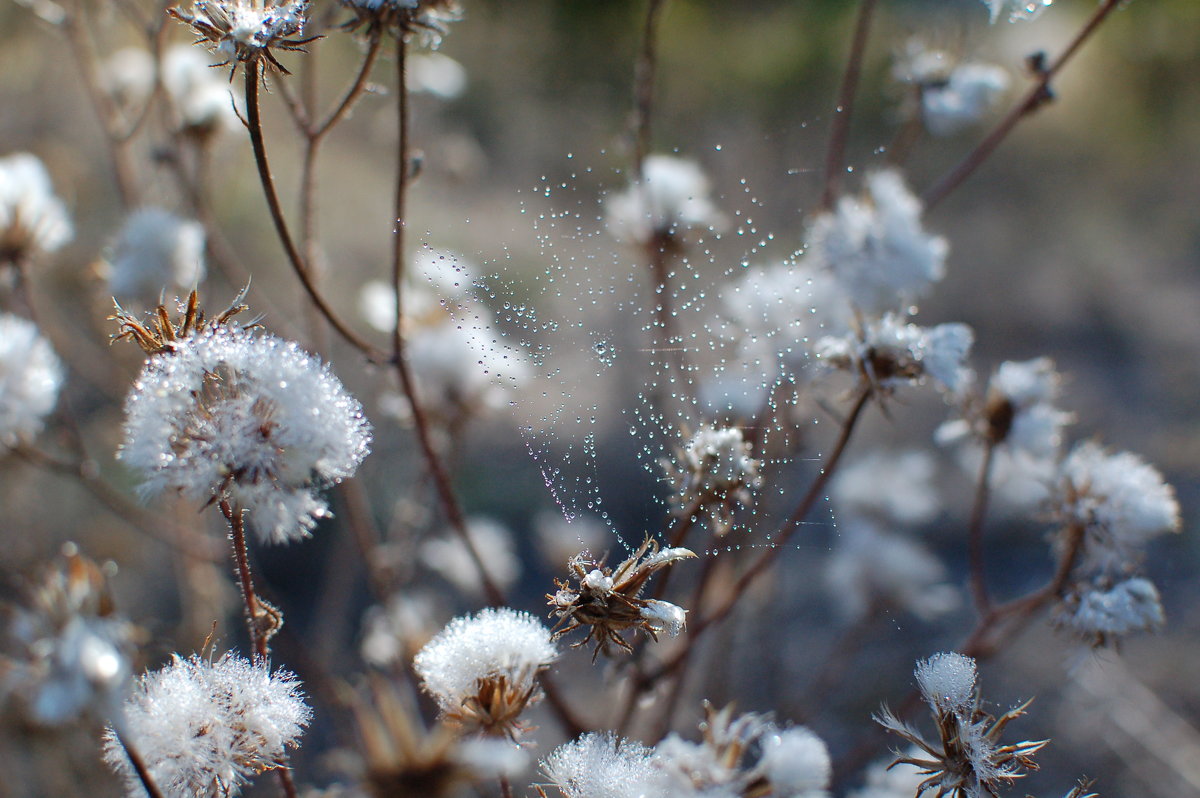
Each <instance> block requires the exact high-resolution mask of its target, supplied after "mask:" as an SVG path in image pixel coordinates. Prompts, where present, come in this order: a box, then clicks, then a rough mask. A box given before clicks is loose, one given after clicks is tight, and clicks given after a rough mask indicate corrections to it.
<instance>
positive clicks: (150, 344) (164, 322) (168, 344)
mask: <svg viewBox="0 0 1200 798" xmlns="http://www.w3.org/2000/svg"><path fill="white" fill-rule="evenodd" d="M249 290H250V286H246V287H245V288H243V289H242V290H241V291H239V292H238V294H237V296H235V297H234V298H233V301H232V302H230V303H229V306H228V307H227V308H225V310H223V311H221V312H220V313H218V314H217V315H216V316H209V315H208V314H207V313H205V312H204V309H203V308H201V307H200V294H199V292H197V291H195V290H193V291H192V292H191V293H189V294H188V296H187V299H186V300H184V301H182V302H178V301H177V302H176V308H175V311H176V313H178V314H179V316H178V319H172V318H171V311H169V310H168V309H167V306H166V305H165V304H160V305H158V306H157V307H156V308H154V310H153V311H151V312H150V313H149V314H148V315H147V316H146V318H145V319H144V320H143V319H139V318H138V317H137V316H136V315H134V314H133V313H130V312H129V311H127V310H125V309H124V308H123V307H121V306H120V304H118V303H117V302H116V301H114V302H113V305H114V308H115V309H114V311H113V314H112V315H111V316H109V317H108V318H109V320H110V321H115V322H116V323H117V332H116V333H115V334H113V336H112V339H113V340H114V341H121V340H125V339H128V340H130V341H133V342H134V343H135V344H137V345H138V346H140V347H141V348H142V351H143V352H145V353H146V354H147V355H157V354H160V353H163V352H170V351H173V349H174V347H175V344H176V343H177V342H179V341H182V340H183V339H185V338H188V337H190V336H193V335H196V334H197V333H200V332H203V331H206V330H208V331H212V330H215V329H217V328H218V327H226V326H231V327H232V326H236V327H237V328H238V329H241V330H253V329H257V328H258V327H260V326H261V325H260V324H259V318H261V317H259V318H255V319H252V320H251V321H248V322H246V323H244V324H239V323H238V322H235V321H233V318H234V317H235V316H237V315H238V314H239V313H243V312H245V311H247V310H249V309H250V306H249V305H247V304H246V303H245V301H244V300H245V299H246V294H247V293H248V292H249Z"/></svg>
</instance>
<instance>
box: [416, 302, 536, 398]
mask: <svg viewBox="0 0 1200 798" xmlns="http://www.w3.org/2000/svg"><path fill="white" fill-rule="evenodd" d="M480 313H481V314H483V313H487V311H485V310H481V311H480ZM407 353H408V362H409V365H410V366H411V367H412V371H413V375H414V377H415V378H416V382H417V392H418V394H419V395H420V396H421V397H422V398H424V399H425V400H426V404H427V405H431V406H433V408H432V409H434V410H436V411H437V413H438V414H439V415H443V416H447V417H451V418H452V417H454V416H456V415H462V414H471V413H478V412H482V411H487V410H496V409H498V408H500V407H503V406H504V405H505V404H506V402H507V399H508V397H509V396H510V395H511V393H512V391H514V390H516V389H518V388H520V387H521V386H522V385H524V384H525V382H526V380H527V379H528V378H529V374H530V366H529V360H528V356H527V355H526V354H525V353H524V352H522V351H521V350H520V349H519V348H518V347H517V346H514V345H512V344H511V343H509V342H508V341H506V340H505V339H504V337H503V336H502V335H501V334H500V333H499V332H498V331H497V330H496V329H494V328H493V327H492V326H491V323H490V318H479V319H478V320H477V321H472V322H457V321H455V320H454V319H451V318H448V317H447V318H445V319H444V320H443V321H442V323H440V324H438V325H436V326H430V327H424V328H422V329H420V330H419V331H417V332H415V333H414V334H413V335H412V336H411V337H410V338H409V339H408V348H407Z"/></svg>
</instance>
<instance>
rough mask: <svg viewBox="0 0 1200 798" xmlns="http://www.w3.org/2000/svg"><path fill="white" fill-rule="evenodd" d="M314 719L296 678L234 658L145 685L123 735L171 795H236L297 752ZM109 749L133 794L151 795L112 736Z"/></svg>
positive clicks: (190, 663)
mask: <svg viewBox="0 0 1200 798" xmlns="http://www.w3.org/2000/svg"><path fill="white" fill-rule="evenodd" d="M311 714H312V712H311V710H310V709H309V708H308V706H307V704H305V702H304V696H303V694H302V693H301V691H300V684H299V682H298V681H297V680H296V678H295V677H294V676H292V675H291V674H290V673H286V672H283V671H276V672H275V673H271V672H270V671H269V670H268V669H267V667H266V666H265V665H261V664H252V663H251V662H250V661H249V660H246V659H243V658H241V657H235V656H232V655H229V654H227V655H225V656H224V657H222V658H221V659H219V660H217V661H216V662H215V663H213V662H208V661H206V660H203V659H200V658H199V657H191V658H190V659H180V658H179V657H176V658H175V659H174V661H173V662H172V663H171V664H170V665H168V666H166V667H165V668H163V669H161V670H158V671H154V672H151V673H147V674H146V675H145V676H143V677H142V678H141V680H140V681H139V683H138V685H137V687H136V688H135V689H134V691H133V695H131V696H130V697H129V699H128V700H127V701H126V704H125V711H124V715H123V718H122V719H121V723H120V726H119V733H120V735H121V737H123V738H126V739H128V741H129V743H130V744H131V745H132V746H134V748H136V750H137V752H138V753H139V754H140V755H141V757H142V759H143V760H144V761H145V764H146V767H147V770H148V771H149V774H150V777H151V778H152V779H153V780H154V783H155V784H157V785H158V787H159V788H160V789H161V790H162V791H163V792H164V794H165V795H167V796H171V798H176V797H178V798H183V796H233V795H237V794H238V793H239V792H240V789H241V787H242V785H243V784H245V783H246V782H247V781H248V780H249V779H250V778H251V777H253V776H254V775H256V774H258V773H261V772H262V771H263V770H265V769H268V768H272V767H275V766H276V764H277V763H278V762H279V761H280V760H281V759H282V758H283V757H284V755H285V753H286V750H287V749H288V748H294V747H295V746H296V745H297V741H298V738H299V736H300V734H301V732H302V731H303V730H304V727H305V726H307V725H308V721H309V718H310V717H311ZM104 749H105V750H104V757H105V759H106V760H107V761H108V763H109V765H110V766H112V767H113V769H114V770H116V771H117V772H118V773H120V774H121V775H122V776H124V777H125V782H126V785H127V787H128V789H129V794H130V795H133V796H138V795H145V792H144V790H143V788H142V785H141V781H140V780H139V779H138V776H137V774H136V773H135V772H134V770H133V766H132V765H131V764H130V762H129V759H128V757H127V756H126V754H125V750H124V748H123V747H122V745H121V743H120V742H119V741H118V739H117V736H116V734H115V733H114V732H113V731H112V730H111V729H110V730H109V732H108V734H107V735H106V737H105V741H104Z"/></svg>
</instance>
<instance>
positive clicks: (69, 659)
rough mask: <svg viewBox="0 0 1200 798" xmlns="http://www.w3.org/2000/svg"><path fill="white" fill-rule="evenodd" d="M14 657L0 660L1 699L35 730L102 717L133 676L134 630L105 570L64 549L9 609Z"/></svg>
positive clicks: (70, 546)
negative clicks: (90, 715)
mask: <svg viewBox="0 0 1200 798" xmlns="http://www.w3.org/2000/svg"><path fill="white" fill-rule="evenodd" d="M7 631H8V637H9V638H10V640H11V642H12V643H13V644H15V646H16V649H17V650H16V651H15V652H14V655H13V657H12V658H11V659H10V658H8V657H0V698H9V697H10V696H11V697H12V698H14V699H16V700H17V701H18V702H19V703H20V705H21V708H22V710H24V714H25V716H26V717H27V718H28V719H29V720H30V722H32V723H33V724H35V725H38V726H58V725H62V724H66V723H70V722H72V721H75V720H77V719H78V718H79V717H80V716H81V715H83V714H84V713H86V712H88V711H93V712H95V713H96V716H97V717H106V716H107V715H108V714H109V713H110V712H111V711H112V710H113V709H114V708H115V707H116V705H117V704H119V702H120V699H121V694H122V690H123V688H124V687H125V684H126V682H127V680H128V679H129V677H130V675H131V674H130V659H131V657H132V649H133V637H134V632H135V629H134V627H133V625H132V624H130V623H129V621H127V620H126V619H125V618H124V617H122V616H121V615H119V614H118V613H117V611H116V606H115V604H114V602H113V598H112V594H111V591H110V589H109V586H108V574H106V573H105V570H104V568H102V567H101V566H99V565H97V564H96V563H95V562H93V561H92V560H90V559H88V558H87V557H84V556H83V555H81V554H80V553H79V550H78V548H76V547H75V545H74V544H67V545H66V546H64V547H63V553H62V556H61V557H60V558H59V560H58V562H56V563H55V564H54V565H52V566H51V567H49V568H47V569H46V572H45V574H44V576H43V577H42V578H41V580H40V581H39V582H38V583H37V585H36V586H35V588H34V589H33V590H32V591H31V595H30V601H29V603H28V606H26V607H21V608H18V609H14V611H13V612H12V615H11V621H10V623H9V626H8V630H7Z"/></svg>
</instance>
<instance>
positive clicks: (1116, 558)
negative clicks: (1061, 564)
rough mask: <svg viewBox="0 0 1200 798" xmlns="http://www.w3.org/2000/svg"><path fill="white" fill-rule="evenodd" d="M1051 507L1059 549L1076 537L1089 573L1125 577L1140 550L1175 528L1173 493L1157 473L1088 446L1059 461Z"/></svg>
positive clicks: (1133, 459)
mask: <svg viewBox="0 0 1200 798" xmlns="http://www.w3.org/2000/svg"><path fill="white" fill-rule="evenodd" d="M1051 502H1052V506H1053V510H1054V513H1055V517H1056V519H1057V520H1058V521H1059V522H1060V523H1061V524H1062V525H1063V527H1064V531H1063V532H1062V533H1061V534H1060V539H1059V544H1060V545H1068V543H1069V540H1068V539H1069V537H1070V535H1072V534H1081V535H1082V541H1081V543H1082V546H1083V556H1082V563H1083V566H1084V568H1085V569H1087V570H1091V571H1099V572H1102V573H1111V574H1121V573H1125V572H1126V571H1127V570H1128V569H1130V568H1132V567H1133V566H1134V565H1136V563H1137V561H1138V559H1139V557H1140V550H1141V547H1142V546H1144V545H1145V544H1146V543H1148V542H1149V541H1150V540H1152V539H1154V538H1156V537H1158V536H1159V535H1162V534H1164V533H1167V532H1178V531H1179V528H1180V521H1179V503H1178V502H1177V501H1176V499H1175V490H1174V489H1173V488H1172V487H1171V486H1170V485H1168V484H1167V483H1166V482H1165V481H1164V480H1163V476H1162V474H1161V473H1159V471H1158V469H1156V468H1154V467H1153V466H1151V465H1149V464H1147V463H1146V462H1145V461H1143V460H1142V459H1141V458H1140V457H1138V456H1137V455H1135V454H1131V453H1130V452H1119V453H1116V454H1112V453H1109V452H1108V451H1106V450H1105V449H1104V448H1103V447H1102V446H1100V444H1098V443H1095V442H1092V441H1086V442H1084V443H1081V444H1079V445H1077V446H1076V447H1075V448H1074V449H1073V450H1072V451H1071V453H1070V454H1069V455H1067V457H1066V459H1065V460H1063V462H1062V465H1061V466H1060V468H1059V476H1058V480H1057V484H1056V485H1055V488H1054V491H1053V497H1052V499H1051Z"/></svg>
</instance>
